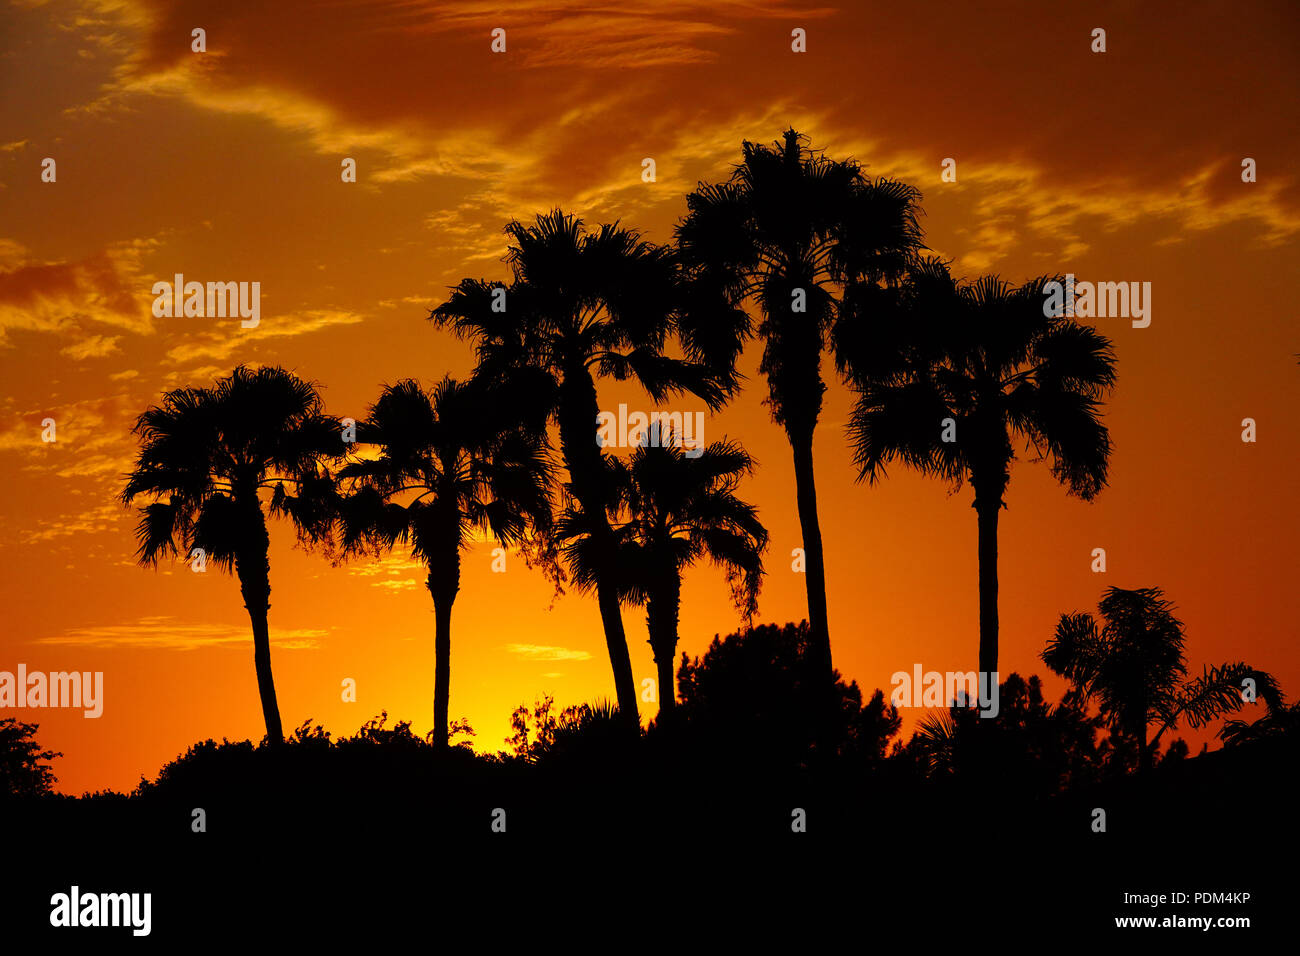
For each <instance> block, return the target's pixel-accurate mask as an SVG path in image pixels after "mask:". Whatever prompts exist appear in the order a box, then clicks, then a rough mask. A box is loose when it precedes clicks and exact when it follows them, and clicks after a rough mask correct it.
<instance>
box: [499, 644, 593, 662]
mask: <svg viewBox="0 0 1300 956" xmlns="http://www.w3.org/2000/svg"><path fill="white" fill-rule="evenodd" d="M505 650H506V652H507V653H510V654H514V655H516V656H518V657H522V658H524V659H525V660H530V661H587V660H591V655H590V654H589V653H587V652H586V651H579V650H574V649H573V648H569V647H554V646H552V645H549V644H506V645H505Z"/></svg>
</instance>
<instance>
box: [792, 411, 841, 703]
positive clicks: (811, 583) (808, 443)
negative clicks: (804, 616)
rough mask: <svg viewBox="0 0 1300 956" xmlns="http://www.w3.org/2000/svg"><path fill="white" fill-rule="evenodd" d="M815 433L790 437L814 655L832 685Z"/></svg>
mask: <svg viewBox="0 0 1300 956" xmlns="http://www.w3.org/2000/svg"><path fill="white" fill-rule="evenodd" d="M812 440H813V436H812V429H811V428H810V429H808V432H807V434H806V435H802V434H801V435H795V434H791V435H790V445H791V447H792V448H793V449H794V487H795V499H796V502H797V505H798V509H799V527H800V529H801V531H802V533H803V551H804V584H805V586H806V587H807V589H808V627H809V640H810V642H811V649H812V653H813V655H814V656H815V658H816V661H817V667H818V669H819V670H820V671H821V672H822V673H824V674H825V676H826V681H827V683H828V684H829V683H830V681H831V676H832V670H833V665H832V663H831V637H830V624H829V621H828V620H827V610H826V565H825V559H824V558H823V555H822V531H821V525H820V523H819V522H818V520H817V486H816V482H815V480H814V478H813V454H812Z"/></svg>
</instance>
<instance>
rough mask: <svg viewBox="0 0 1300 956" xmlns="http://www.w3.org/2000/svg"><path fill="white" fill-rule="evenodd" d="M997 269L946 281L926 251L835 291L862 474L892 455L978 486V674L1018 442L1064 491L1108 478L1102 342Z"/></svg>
mask: <svg viewBox="0 0 1300 956" xmlns="http://www.w3.org/2000/svg"><path fill="white" fill-rule="evenodd" d="M1049 281H1051V280H1050V278H1047V277H1044V278H1038V279H1033V280H1031V281H1029V282H1027V283H1025V284H1024V285H1022V286H1020V287H1019V288H1012V287H1011V286H1010V285H1008V284H1007V283H1005V282H1003V281H1001V280H1000V279H998V278H997V277H996V276H985V277H983V278H980V279H978V280H976V281H975V282H973V283H957V282H955V281H954V280H953V279H952V277H951V275H950V274H949V272H948V269H947V266H946V265H945V264H944V263H942V262H940V261H939V260H937V259H926V260H924V261H923V262H920V263H919V264H917V265H916V266H915V267H914V268H913V270H912V272H911V274H910V276H909V278H908V279H907V281H906V282H904V283H903V284H902V285H901V286H899V287H897V288H893V289H878V288H877V289H873V288H867V287H857V288H854V289H852V290H850V292H849V294H847V295H846V297H845V309H844V315H843V317H842V321H841V323H840V324H839V326H837V328H836V332H835V338H836V359H837V362H838V364H839V365H840V367H841V369H843V370H844V371H845V373H846V375H847V378H848V380H849V383H850V386H851V387H852V388H853V389H854V390H855V391H856V392H857V394H858V398H857V402H856V404H855V406H854V408H853V412H852V414H851V415H850V418H849V425H848V433H849V437H850V440H851V443H852V445H853V448H854V461H855V463H856V464H857V465H858V467H859V480H862V479H867V480H869V481H871V482H875V481H876V480H877V479H878V478H881V477H883V476H884V474H885V466H886V465H888V464H889V463H890V462H892V461H894V460H895V459H898V460H901V461H902V462H903V463H904V464H907V465H910V466H911V467H913V468H916V469H917V470H919V471H921V472H922V473H925V474H932V475H938V476H940V477H943V478H947V479H949V480H951V481H953V482H954V483H955V484H957V485H960V484H961V482H962V481H963V479H965V480H968V481H969V482H970V484H971V486H972V487H973V488H974V491H975V500H974V508H975V512H976V516H977V519H978V527H979V599H980V646H979V665H980V670H981V671H982V672H984V673H988V674H996V673H997V669H998V566H997V563H998V537H997V536H998V514H999V512H1000V511H1001V509H1002V508H1004V507H1006V501H1005V494H1006V489H1007V485H1008V483H1009V482H1010V480H1011V463H1012V462H1013V461H1014V460H1015V459H1016V452H1015V441H1017V440H1018V441H1021V442H1023V444H1024V446H1026V447H1027V448H1029V449H1031V450H1032V451H1033V452H1034V454H1035V458H1034V459H1033V460H1041V459H1043V458H1048V459H1051V462H1052V474H1053V475H1054V476H1055V477H1056V479H1057V481H1059V482H1060V483H1061V484H1063V485H1064V486H1065V488H1066V491H1067V492H1068V493H1069V494H1072V495H1077V496H1078V497H1080V498H1083V499H1084V500H1085V501H1091V500H1092V499H1093V498H1094V497H1095V496H1096V495H1097V493H1098V492H1100V491H1101V489H1102V488H1104V487H1105V485H1106V474H1107V467H1108V464H1109V461H1110V449H1111V441H1110V434H1109V432H1108V431H1107V429H1106V426H1105V425H1104V424H1103V423H1102V420H1101V409H1102V404H1101V398H1102V397H1103V396H1104V394H1105V393H1106V391H1107V390H1109V389H1110V388H1111V387H1112V386H1113V385H1114V383H1115V357H1114V352H1113V351H1112V349H1111V344H1110V341H1109V339H1107V338H1106V337H1105V336H1103V335H1101V334H1099V333H1098V332H1097V331H1096V330H1094V329H1092V328H1089V327H1087V326H1083V325H1079V324H1077V323H1075V322H1074V321H1072V320H1071V319H1068V318H1065V317H1063V316H1048V315H1045V314H1044V312H1045V309H1044V303H1045V301H1046V296H1045V293H1044V287H1045V285H1046V284H1047V283H1048V282H1049Z"/></svg>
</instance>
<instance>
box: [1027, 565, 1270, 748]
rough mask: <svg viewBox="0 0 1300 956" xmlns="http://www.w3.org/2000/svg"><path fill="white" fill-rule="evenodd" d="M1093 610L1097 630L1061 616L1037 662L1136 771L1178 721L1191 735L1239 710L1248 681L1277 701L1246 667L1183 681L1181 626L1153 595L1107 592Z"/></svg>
mask: <svg viewBox="0 0 1300 956" xmlns="http://www.w3.org/2000/svg"><path fill="white" fill-rule="evenodd" d="M1098 609H1099V610H1100V611H1101V617H1102V619H1103V621H1104V624H1102V625H1101V626H1098V623H1097V620H1096V619H1095V618H1094V617H1093V616H1092V615H1091V614H1087V613H1082V614H1062V615H1061V620H1060V623H1059V624H1057V626H1056V635H1055V637H1053V638H1052V640H1051V641H1049V642H1048V644H1047V649H1046V650H1044V651H1043V653H1042V655H1041V656H1042V659H1043V663H1045V664H1046V665H1047V666H1048V667H1050V668H1051V669H1052V670H1053V671H1054V672H1056V673H1057V674H1059V675H1061V676H1062V677H1064V678H1065V679H1066V680H1068V681H1069V682H1070V684H1071V689H1070V692H1069V696H1070V697H1071V698H1072V699H1073V700H1074V701H1076V702H1078V703H1080V704H1082V705H1086V704H1088V703H1089V702H1092V701H1095V702H1096V703H1097V705H1098V708H1099V710H1100V712H1101V716H1102V718H1103V719H1104V720H1105V722H1106V725H1107V726H1108V727H1109V728H1110V729H1111V730H1112V732H1114V733H1116V734H1118V735H1119V736H1121V737H1122V738H1124V739H1126V740H1128V741H1129V742H1131V743H1132V744H1133V745H1134V746H1135V747H1136V749H1137V751H1138V766H1139V768H1140V769H1142V770H1147V769H1149V768H1150V767H1151V764H1152V758H1153V757H1154V755H1155V753H1156V751H1157V750H1158V749H1159V746H1160V736H1161V735H1162V734H1163V733H1164V732H1165V731H1166V730H1169V729H1172V728H1175V727H1177V725H1178V721H1179V720H1180V719H1181V718H1184V717H1185V718H1186V719H1187V723H1188V724H1189V726H1191V727H1192V728H1197V727H1201V726H1203V725H1205V724H1206V723H1208V722H1210V721H1211V720H1214V719H1215V718H1217V717H1219V716H1221V715H1222V714H1224V713H1228V712H1230V711H1236V710H1238V709H1239V708H1240V707H1241V704H1242V702H1243V701H1242V688H1243V681H1244V680H1245V679H1246V678H1252V679H1254V680H1255V681H1256V683H1257V684H1258V685H1259V687H1260V695H1261V696H1262V697H1264V698H1265V699H1267V700H1270V701H1274V702H1278V701H1280V693H1279V691H1278V689H1277V682H1276V681H1275V680H1274V679H1273V677H1271V676H1270V675H1269V674H1267V673H1265V672H1263V671H1257V670H1255V669H1254V668H1252V667H1249V666H1247V665H1246V664H1241V663H1235V664H1223V665H1221V666H1219V667H1207V668H1205V671H1204V673H1203V674H1202V675H1201V676H1200V677H1197V678H1195V679H1193V680H1187V679H1186V677H1187V665H1186V659H1185V658H1184V655H1183V643H1184V628H1183V623H1182V621H1180V620H1178V618H1177V617H1175V616H1174V607H1173V605H1172V604H1171V603H1170V602H1169V601H1167V600H1165V598H1164V593H1163V592H1162V591H1161V590H1160V589H1159V588H1137V589H1135V590H1131V591H1126V590H1123V589H1121V588H1109V589H1107V591H1106V593H1105V595H1104V596H1103V597H1102V599H1101V602H1100V603H1099V604H1098ZM1153 724H1154V725H1155V726H1156V727H1157V730H1156V734H1155V736H1154V737H1152V738H1151V739H1150V741H1148V739H1147V728H1148V727H1149V726H1151V725H1153Z"/></svg>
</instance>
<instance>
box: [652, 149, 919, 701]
mask: <svg viewBox="0 0 1300 956" xmlns="http://www.w3.org/2000/svg"><path fill="white" fill-rule="evenodd" d="M742 155H743V159H742V161H741V162H740V164H739V165H738V166H737V167H736V168H735V171H734V172H733V173H732V175H731V178H730V179H729V180H727V181H726V182H723V183H718V184H715V185H706V184H703V183H701V184H700V185H699V187H698V188H697V189H696V190H695V191H694V192H693V193H691V194H690V195H689V196H688V197H687V199H686V202H687V207H688V210H689V211H688V213H687V216H686V217H685V219H684V220H683V221H682V222H681V223H680V224H679V225H678V228H677V238H678V243H679V246H680V248H681V251H682V255H683V257H684V258H685V259H686V261H687V262H688V263H690V265H691V268H692V269H693V270H694V272H695V274H696V275H697V276H698V277H699V278H700V280H701V281H702V282H705V283H706V284H716V285H718V286H719V287H721V288H722V289H724V291H725V293H726V294H727V295H728V297H729V301H731V302H732V303H734V304H737V305H739V304H741V303H744V302H746V301H753V302H754V303H756V304H757V306H758V309H759V312H760V313H761V315H762V321H761V322H760V323H759V326H758V334H759V336H760V337H761V338H762V339H763V342H764V347H763V357H762V362H761V365H760V368H761V370H762V372H763V374H764V375H765V376H766V377H767V384H768V398H767V404H768V405H769V407H770V408H771V411H772V416H773V418H774V419H775V421H776V422H777V424H779V425H780V426H781V427H782V428H784V429H785V433H786V436H787V437H788V439H789V441H790V447H791V449H792V451H793V455H794V474H795V493H796V503H797V507H798V513H799V525H800V528H801V529H802V534H803V549H804V554H805V564H806V567H805V571H806V573H805V584H806V587H807V591H808V618H809V622H810V624H811V628H812V641H813V651H814V653H815V654H816V655H817V657H818V658H819V659H820V661H821V668H822V670H823V673H824V674H826V675H828V676H829V675H830V673H831V670H832V664H831V650H830V630H829V626H828V623H827V607H826V571H825V563H824V558H823V554H822V538H821V526H820V524H819V522H818V517H817V489H816V482H815V480H814V474H813V432H814V430H815V429H816V427H817V420H818V418H819V416H820V414H821V408H822V395H823V393H824V392H825V391H826V386H825V384H824V382H823V381H822V377H821V354H822V350H823V347H824V345H825V342H826V337H827V334H828V332H829V330H830V327H831V324H832V322H833V320H834V318H835V315H836V312H837V309H838V303H837V301H836V299H835V296H834V292H835V291H836V289H837V288H842V287H843V286H844V285H845V284H846V283H848V282H850V281H852V282H859V283H864V284H875V283H885V284H890V283H894V282H897V281H898V280H899V278H900V277H901V276H902V274H903V270H904V268H905V266H906V264H907V263H908V261H909V260H910V259H911V258H912V257H913V256H914V255H915V253H916V251H917V250H918V249H919V248H921V229H920V227H919V225H918V222H917V217H918V214H919V208H918V206H917V202H918V200H919V199H920V195H919V193H917V191H916V190H915V189H913V188H912V187H911V186H907V185H905V184H903V183H899V182H894V181H892V180H888V179H878V180H875V181H872V180H869V179H867V178H866V177H864V175H863V173H862V169H861V167H859V166H858V164H857V163H855V162H853V161H852V160H846V161H836V160H831V159H827V158H826V157H825V156H824V155H823V154H822V153H820V152H816V151H813V150H812V149H810V148H809V147H808V146H807V145H806V138H805V137H802V136H800V135H799V134H798V133H796V132H795V131H794V130H793V129H791V130H787V131H786V133H785V134H784V137H783V139H782V140H781V141H779V142H776V143H774V144H772V145H756V144H754V143H750V142H745V143H744V144H743V146H742ZM746 331H748V329H747V330H746Z"/></svg>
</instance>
